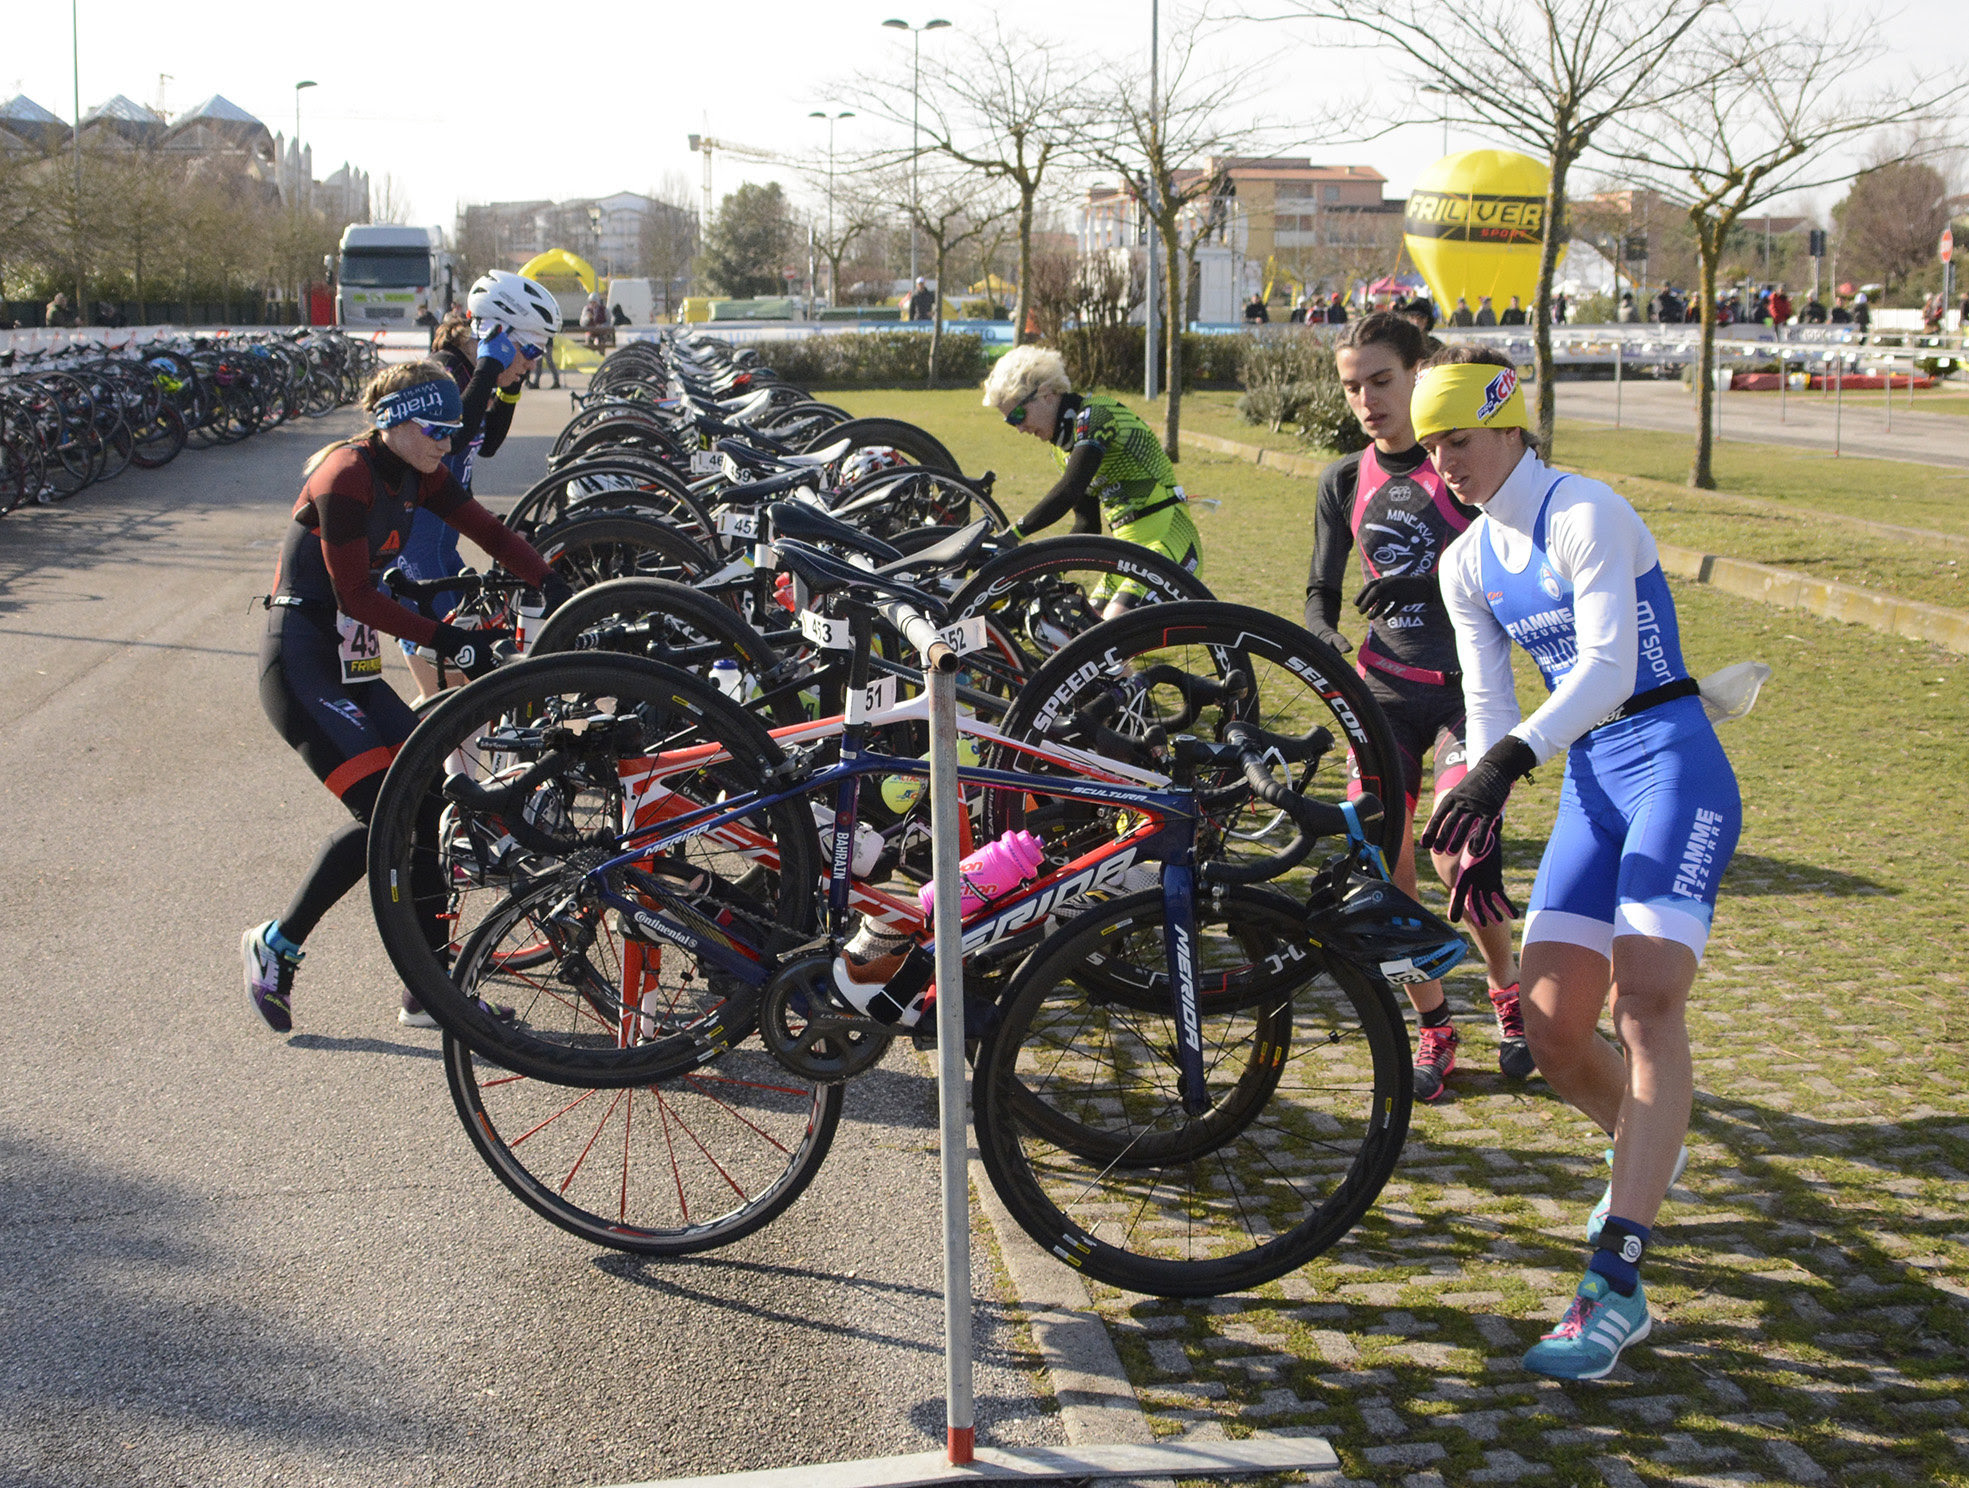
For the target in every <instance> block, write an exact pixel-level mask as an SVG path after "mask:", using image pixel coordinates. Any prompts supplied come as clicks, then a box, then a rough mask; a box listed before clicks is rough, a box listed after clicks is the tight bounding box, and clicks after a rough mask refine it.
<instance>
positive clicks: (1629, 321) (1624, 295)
mask: <svg viewBox="0 0 1969 1488" xmlns="http://www.w3.org/2000/svg"><path fill="white" fill-rule="evenodd" d="M1613 318H1614V319H1615V320H1617V321H1619V322H1620V323H1621V324H1622V325H1638V324H1640V320H1641V312H1640V311H1639V310H1638V309H1636V308H1635V306H1634V291H1633V290H1631V289H1624V290H1622V291H1621V292H1620V308H1619V309H1617V310H1615V311H1614V314H1613Z"/></svg>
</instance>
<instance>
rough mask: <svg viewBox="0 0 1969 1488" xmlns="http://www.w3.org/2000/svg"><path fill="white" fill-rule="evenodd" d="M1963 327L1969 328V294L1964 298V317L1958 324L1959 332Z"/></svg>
mask: <svg viewBox="0 0 1969 1488" xmlns="http://www.w3.org/2000/svg"><path fill="white" fill-rule="evenodd" d="M1963 326H1969V294H1966V295H1964V296H1963V297H1962V316H1961V318H1960V319H1959V320H1958V321H1957V322H1956V328H1957V329H1958V330H1959V329H1961V328H1962V327H1963Z"/></svg>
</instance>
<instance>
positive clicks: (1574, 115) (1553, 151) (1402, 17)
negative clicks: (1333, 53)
mask: <svg viewBox="0 0 1969 1488" xmlns="http://www.w3.org/2000/svg"><path fill="white" fill-rule="evenodd" d="M1286 3H1287V4H1288V6H1289V7H1290V9H1289V12H1288V13H1289V14H1292V15H1297V16H1303V17H1308V18H1311V19H1313V20H1316V21H1321V22H1325V23H1329V24H1332V25H1337V26H1344V27H1349V28H1352V30H1353V32H1354V33H1355V34H1357V35H1364V36H1366V37H1368V38H1371V43H1372V44H1373V45H1376V46H1379V47H1383V48H1385V49H1387V50H1389V51H1392V52H1393V53H1394V54H1395V56H1396V57H1397V58H1398V59H1399V61H1398V62H1397V68H1398V75H1397V76H1396V77H1394V78H1390V79H1389V80H1388V83H1389V85H1390V86H1389V90H1388V91H1389V92H1390V93H1392V94H1393V95H1394V96H1396V97H1399V98H1400V99H1402V100H1403V104H1404V106H1405V105H1406V103H1407V101H1408V100H1409V99H1410V98H1412V96H1413V93H1414V91H1415V90H1418V89H1421V88H1427V89H1429V90H1430V91H1431V93H1432V94H1434V95H1435V96H1437V97H1438V98H1440V99H1441V100H1442V101H1443V102H1444V104H1445V115H1446V117H1447V118H1448V119H1449V120H1450V121H1451V122H1454V123H1461V124H1464V125H1468V126H1472V127H1475V128H1478V129H1482V130H1486V131H1489V132H1492V133H1496V134H1501V135H1503V136H1504V137H1505V138H1507V139H1511V140H1515V141H1516V142H1517V143H1518V144H1520V145H1522V146H1524V147H1525V149H1526V150H1527V151H1528V152H1531V153H1535V154H1539V155H1542V156H1544V157H1545V160H1546V163H1547V165H1548V167H1549V168H1550V170H1551V179H1550V181H1549V182H1548V184H1547V186H1546V191H1545V211H1544V216H1543V221H1542V225H1541V229H1540V231H1541V242H1542V245H1543V251H1542V253H1541V255H1540V258H1539V264H1538V290H1537V293H1536V295H1535V297H1534V299H1533V307H1534V308H1533V315H1532V319H1533V321H1534V322H1536V330H1535V341H1534V344H1535V346H1536V348H1537V350H1536V352H1535V357H1536V373H1537V378H1538V432H1539V437H1540V439H1541V440H1542V441H1544V443H1545V445H1546V447H1547V448H1548V449H1549V448H1550V443H1551V438H1552V419H1553V407H1554V389H1553V386H1552V278H1553V274H1554V271H1555V270H1556V269H1557V267H1558V263H1559V252H1560V250H1561V249H1562V248H1564V247H1565V243H1566V233H1567V229H1566V220H1565V202H1566V178H1567V176H1568V174H1569V173H1570V172H1571V170H1572V167H1573V165H1574V163H1575V162H1576V161H1578V160H1579V159H1580V157H1581V156H1583V155H1584V154H1586V152H1587V151H1588V149H1590V148H1591V146H1592V144H1593V140H1594V137H1595V136H1596V135H1597V134H1598V133H1599V132H1600V131H1601V130H1602V129H1603V128H1605V127H1606V125H1607V124H1608V122H1609V121H1611V120H1615V119H1618V118H1620V117H1621V116H1622V115H1624V114H1627V113H1629V112H1631V111H1633V110H1635V109H1639V108H1642V107H1645V106H1648V105H1651V104H1658V103H1662V102H1665V101H1666V100H1667V99H1668V98H1670V97H1672V96H1674V94H1675V93H1676V92H1677V91H1679V90H1683V89H1686V88H1687V87H1689V86H1690V82H1691V80H1690V78H1689V75H1688V72H1687V69H1680V70H1678V71H1677V72H1675V73H1674V75H1673V76H1672V77H1671V76H1670V75H1669V74H1668V72H1667V68H1668V64H1669V63H1670V61H1672V60H1674V59H1675V58H1676V57H1677V56H1678V55H1680V54H1681V53H1682V51H1683V49H1684V48H1685V46H1686V45H1687V43H1688V40H1689V38H1690V35H1691V32H1692V30H1693V29H1694V28H1695V27H1696V24H1697V22H1698V21H1703V20H1705V18H1713V17H1714V16H1716V15H1718V14H1720V12H1721V7H1722V4H1723V0H1344V3H1341V0H1286ZM1279 18H1281V17H1279V16H1276V15H1274V16H1272V17H1268V19H1279ZM1390 122H1391V123H1406V122H1408V120H1407V117H1406V115H1405V114H1404V115H1403V116H1402V117H1401V118H1399V119H1394V120H1391V121H1390Z"/></svg>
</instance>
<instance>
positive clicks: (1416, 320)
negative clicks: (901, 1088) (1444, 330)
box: [1395, 295, 1443, 358]
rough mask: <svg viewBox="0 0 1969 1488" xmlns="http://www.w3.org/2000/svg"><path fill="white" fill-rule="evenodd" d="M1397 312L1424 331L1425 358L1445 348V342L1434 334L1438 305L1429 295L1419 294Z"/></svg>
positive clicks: (1423, 351) (1423, 352)
mask: <svg viewBox="0 0 1969 1488" xmlns="http://www.w3.org/2000/svg"><path fill="white" fill-rule="evenodd" d="M1395 313H1396V314H1397V315H1399V316H1401V318H1402V319H1403V320H1405V321H1407V322H1408V323H1409V324H1410V325H1412V326H1414V327H1415V328H1416V329H1417V330H1418V331H1420V332H1421V333H1422V355H1423V356H1424V357H1425V358H1427V357H1432V356H1434V355H1435V354H1436V353H1437V352H1439V351H1441V350H1442V349H1443V343H1442V342H1440V341H1438V340H1437V339H1436V337H1435V334H1434V332H1435V329H1436V307H1435V305H1434V303H1433V302H1431V300H1430V299H1429V297H1428V296H1427V295H1417V296H1416V297H1415V298H1414V299H1412V300H1410V301H1409V302H1408V303H1407V304H1405V305H1403V306H1402V308H1401V309H1400V310H1398V311H1396V312H1395Z"/></svg>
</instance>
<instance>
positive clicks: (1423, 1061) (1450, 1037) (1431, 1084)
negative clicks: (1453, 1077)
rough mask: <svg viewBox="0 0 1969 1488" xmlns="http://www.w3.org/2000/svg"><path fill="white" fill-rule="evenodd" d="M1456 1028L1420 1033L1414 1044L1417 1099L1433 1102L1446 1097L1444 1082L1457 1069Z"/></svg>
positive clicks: (1429, 1029) (1425, 1030)
mask: <svg viewBox="0 0 1969 1488" xmlns="http://www.w3.org/2000/svg"><path fill="white" fill-rule="evenodd" d="M1458 1042H1459V1040H1458V1039H1457V1037H1456V1025H1455V1024H1454V1023H1445V1024H1444V1025H1443V1026H1442V1027H1441V1028H1424V1029H1421V1030H1419V1032H1418V1034H1417V1037H1416V1040H1415V1097H1416V1099H1417V1100H1426V1101H1432V1100H1434V1099H1435V1098H1436V1097H1437V1096H1439V1095H1441V1094H1442V1093H1443V1081H1445V1080H1447V1079H1448V1078H1449V1072H1450V1071H1451V1070H1453V1069H1455V1068H1456V1046H1457V1043H1458Z"/></svg>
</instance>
